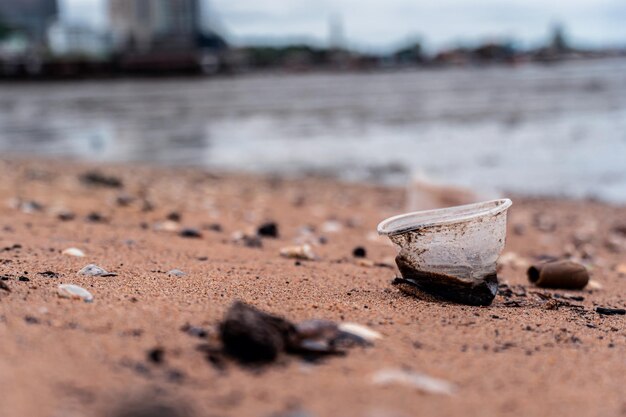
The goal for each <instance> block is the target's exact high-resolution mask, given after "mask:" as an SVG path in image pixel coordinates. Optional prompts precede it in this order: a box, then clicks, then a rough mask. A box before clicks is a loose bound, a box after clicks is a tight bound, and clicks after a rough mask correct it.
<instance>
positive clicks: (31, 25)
mask: <svg viewBox="0 0 626 417" xmlns="http://www.w3.org/2000/svg"><path fill="white" fill-rule="evenodd" d="M58 14H59V8H58V5H57V0H0V25H1V26H2V27H3V28H5V30H10V31H12V32H18V33H20V34H21V35H22V36H25V37H26V38H27V39H28V40H29V42H32V43H36V44H45V40H46V35H47V31H48V28H49V27H50V25H51V24H53V23H54V22H55V21H56V20H57V18H58Z"/></svg>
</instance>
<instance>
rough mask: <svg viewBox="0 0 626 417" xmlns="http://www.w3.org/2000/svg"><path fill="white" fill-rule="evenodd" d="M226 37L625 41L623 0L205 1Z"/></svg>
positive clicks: (90, 6)
mask: <svg viewBox="0 0 626 417" xmlns="http://www.w3.org/2000/svg"><path fill="white" fill-rule="evenodd" d="M105 1H106V0H60V2H61V6H62V10H63V15H64V18H65V19H68V20H71V21H84V22H88V23H91V24H94V25H98V26H104V25H105V24H106V13H105V7H104V5H105ZM203 2H204V3H205V4H204V6H205V8H206V9H208V10H209V14H210V15H211V16H212V17H213V19H216V20H218V21H219V23H220V25H221V26H222V27H223V29H224V31H225V33H226V35H227V38H228V39H229V40H230V41H231V42H235V43H238V42H239V43H241V42H243V41H249V40H250V39H257V40H258V39H262V40H268V41H274V42H280V41H283V40H285V39H293V38H300V39H310V40H314V41H317V42H319V43H323V42H326V41H327V40H328V38H329V26H330V25H329V22H330V21H331V20H333V19H334V20H335V21H337V20H338V21H340V22H342V24H341V27H342V28H343V30H342V32H343V34H344V36H343V37H344V38H345V42H346V44H347V45H348V46H352V47H358V48H360V49H377V50H380V49H385V48H390V47H393V46H396V45H397V44H399V43H402V42H404V41H406V40H408V39H415V38H421V39H423V40H424V41H425V42H426V44H427V46H429V47H431V48H437V47H441V46H446V45H451V44H456V43H458V42H460V41H465V42H468V41H469V42H471V41H481V40H487V39H498V38H512V39H515V40H517V41H519V42H520V43H521V44H522V45H529V44H533V43H536V42H539V41H541V40H543V39H544V38H545V37H546V36H547V33H548V29H549V27H550V25H552V24H554V23H555V22H560V23H562V24H563V25H564V26H565V27H566V29H567V33H568V34H569V35H570V37H571V38H572V39H573V40H574V41H577V42H579V43H584V44H589V45H605V44H610V45H622V46H626V0H203Z"/></svg>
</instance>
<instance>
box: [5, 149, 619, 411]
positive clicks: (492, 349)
mask: <svg viewBox="0 0 626 417" xmlns="http://www.w3.org/2000/svg"><path fill="white" fill-rule="evenodd" d="M87 171H98V172H99V173H101V174H103V175H104V178H105V179H109V180H110V179H112V178H113V179H117V180H119V181H120V182H121V186H119V187H118V186H115V185H113V184H115V182H114V181H109V184H108V185H103V183H98V182H97V181H96V182H92V183H89V182H88V181H85V180H81V179H80V178H81V175H84V174H85V173H86V172H87ZM0 178H2V181H0V219H1V221H0V230H2V233H1V234H0V248H3V249H1V252H0V275H2V276H4V277H6V278H7V279H5V280H3V281H2V282H4V283H5V284H6V285H7V286H8V288H9V289H10V292H9V291H6V290H0V390H1V391H2V392H3V393H4V394H5V395H4V400H3V401H2V404H0V415H3V416H4V415H6V416H12V417H13V416H14V417H21V416H28V417H39V416H41V417H49V416H54V415H76V416H82V415H85V416H86V415H95V416H100V415H102V416H105V415H106V416H109V415H113V416H117V415H120V416H121V415H122V414H121V413H120V414H116V412H115V411H113V410H117V409H119V408H120V407H122V408H123V407H124V406H125V405H124V404H126V403H127V401H131V400H133V399H136V398H141V399H142V401H143V402H144V403H145V402H147V403H150V402H155V401H157V400H159V399H168V400H171V401H172V402H173V403H174V404H175V405H176V407H179V408H185V406H183V405H181V404H185V405H186V406H187V407H190V408H191V409H192V410H193V411H190V413H189V415H192V416H194V417H195V416H197V417H201V416H208V415H220V416H222V415H223V416H261V417H263V416H269V415H273V414H277V415H285V416H287V415H298V414H279V413H286V411H289V410H291V411H292V412H295V411H294V410H300V411H302V412H305V413H307V414H301V415H311V416H331V415H343V416H409V415H416V414H420V415H421V414H423V415H434V414H439V415H468V414H469V415H485V416H495V415H514V416H518V415H519V416H521V415H532V414H535V415H537V414H544V413H545V410H546V409H558V410H559V411H560V412H561V413H563V414H565V413H568V414H569V415H575V416H578V415H580V416H583V415H585V416H588V415H598V416H599V415H616V416H617V415H620V413H623V411H624V409H625V408H624V407H626V403H625V402H624V399H623V389H622V385H623V383H622V381H623V375H624V374H626V364H625V363H624V361H623V358H624V354H625V353H626V326H625V325H624V317H623V316H602V315H600V314H597V313H596V312H595V308H596V307H598V306H609V307H617V308H624V306H625V304H626V261H625V260H624V254H625V253H626V245H624V242H623V240H622V235H621V234H620V232H616V230H617V229H616V227H617V226H621V225H624V224H625V223H626V221H624V219H625V218H626V207H624V206H613V205H609V204H605V203H600V202H596V201H588V200H585V201H580V200H566V199H558V198H557V199H555V198H526V197H516V198H514V204H513V207H512V208H511V210H510V216H509V221H508V235H507V244H506V247H505V250H504V252H503V254H502V257H501V268H500V271H499V277H500V283H501V284H503V283H506V284H507V285H508V286H509V288H512V289H513V293H514V294H513V295H511V294H508V295H506V293H505V292H501V293H500V294H498V295H497V296H496V298H495V300H494V302H493V304H492V305H491V306H489V307H470V306H463V305H456V304H450V303H446V302H441V301H432V300H422V299H418V298H415V297H410V296H407V295H405V294H403V293H401V292H400V291H398V290H397V289H396V288H394V287H392V285H391V280H392V279H393V277H394V276H395V274H396V272H395V270H394V269H393V267H389V266H388V265H390V264H391V265H392V264H393V257H394V256H395V249H394V248H393V247H392V246H391V245H390V243H389V242H388V241H387V239H386V238H385V237H378V236H377V235H376V233H375V230H376V224H378V222H379V221H380V220H382V219H384V218H386V217H389V216H391V215H394V214H399V213H402V212H403V211H404V191H403V189H402V188H393V187H385V186H378V185H376V186H374V185H367V184H353V183H344V182H338V181H336V180H332V179H324V178H304V179H281V178H278V177H263V176H258V175H254V174H232V173H217V174H215V173H213V172H211V171H207V170H206V169H203V168H173V167H155V166H149V165H144V164H132V165H129V164H117V163H116V164H109V163H107V164H104V163H102V164H101V163H98V164H94V163H80V162H76V161H69V162H68V161H64V160H54V161H52V160H48V159H43V158H42V159H33V158H24V159H21V158H20V159H19V161H10V162H8V161H6V160H5V157H3V158H0ZM104 182H106V181H104ZM70 213H72V214H73V218H71V219H69V217H71V216H69V214H70ZM172 213H177V214H178V218H179V220H178V221H177V220H172V219H176V218H177V216H174V215H172ZM62 214H65V215H66V220H61V219H60V217H59V216H60V215H62ZM96 214H97V215H96ZM168 217H169V219H168ZM268 221H271V222H275V223H276V224H277V227H278V237H277V238H265V237H264V238H261V239H260V241H261V245H262V247H248V246H247V245H246V243H245V240H242V238H241V236H242V235H253V234H254V233H255V231H256V230H257V228H258V227H259V226H260V225H262V224H263V223H266V222H268ZM218 226H219V227H218ZM185 228H190V229H194V230H196V231H197V232H198V233H199V234H200V237H198V238H193V237H182V236H181V235H180V231H181V230H183V229H185ZM320 237H323V238H324V240H323V241H320ZM324 242H325V243H324ZM302 243H309V244H310V245H311V247H312V250H313V251H314V252H315V254H316V256H317V259H316V260H311V261H294V260H293V259H285V258H284V257H281V256H280V255H279V251H280V250H281V249H282V248H284V247H287V246H292V245H298V244H302ZM70 247H76V248H79V249H80V250H82V251H84V253H85V255H86V256H85V257H83V258H77V257H72V256H68V255H64V254H63V253H62V252H63V251H64V250H65V249H68V248H70ZM357 247H363V248H365V249H366V258H364V259H365V260H367V261H371V262H365V261H362V260H359V259H357V258H354V257H353V256H352V253H353V250H354V249H355V248H357ZM545 257H556V258H559V259H565V258H572V259H575V260H578V261H580V262H582V263H584V264H585V265H586V266H587V267H588V268H589V270H590V272H591V276H592V279H593V280H594V281H595V282H597V283H598V284H599V285H600V287H601V288H600V287H595V288H594V289H589V288H588V289H585V290H581V291H564V290H545V289H540V288H537V287H534V286H533V285H531V284H529V283H528V281H527V279H526V275H525V270H526V268H527V266H528V265H529V264H531V263H532V262H536V261H537V260H538V259H541V258H545ZM90 263H94V264H97V265H99V266H101V267H103V268H105V269H107V270H108V271H110V272H113V273H116V274H117V276H115V277H89V276H80V275H77V271H78V270H80V269H81V268H83V267H84V266H85V265H87V264H90ZM173 269H179V270H181V271H183V272H184V273H185V275H184V276H172V275H168V271H171V270H173ZM48 271H49V272H52V273H53V275H52V274H49V273H47V272H48ZM42 273H44V274H42ZM21 277H22V278H26V280H23V279H21ZM61 283H72V284H76V285H80V286H82V287H83V288H86V289H88V290H89V291H90V292H91V293H92V294H93V296H94V300H93V302H92V303H83V302H80V301H76V300H68V299H63V298H59V297H58V296H57V293H56V288H57V286H58V285H59V284H61ZM522 289H523V292H524V294H525V295H524V296H518V295H515V293H516V292H520V291H522ZM537 294H541V295H537ZM568 294H575V295H576V296H578V297H580V296H582V297H583V299H582V301H576V302H574V301H571V302H569V301H568V303H569V304H570V306H568V305H567V303H566V304H564V305H561V306H560V307H558V308H556V309H552V308H550V307H549V305H548V303H547V301H546V299H545V298H544V297H546V296H549V298H550V299H552V300H554V299H558V300H565V299H566V298H560V297H565V296H568ZM557 295H558V298H555V297H557ZM237 299H240V300H243V301H246V302H248V303H249V304H252V305H254V306H255V307H257V308H260V309H262V310H264V311H268V312H270V313H273V314H276V315H279V316H283V317H286V318H289V319H291V320H295V321H301V320H307V319H315V318H316V319H327V320H333V321H338V322H355V323H359V324H362V325H366V326H368V327H370V328H371V329H373V330H375V331H377V332H379V333H381V334H382V336H383V338H382V339H381V340H378V341H376V342H375V343H374V345H373V346H371V347H367V348H356V349H352V350H350V351H349V352H348V353H347V354H346V356H336V357H329V358H326V359H324V360H322V361H321V362H319V363H309V362H307V361H305V360H301V359H299V358H296V357H292V356H281V357H280V358H279V361H278V362H277V363H275V364H271V365H268V366H266V367H263V368H260V369H247V368H245V367H242V366H240V365H239V364H237V363H234V362H232V361H227V362H226V363H225V364H224V367H221V365H220V366H218V365H216V364H215V363H212V362H211V361H210V360H208V359H207V354H206V352H205V351H203V350H202V349H203V346H205V347H204V348H205V349H206V345H207V343H211V341H212V340H213V338H215V336H216V334H217V326H218V324H219V322H220V320H221V319H222V317H223V315H224V313H225V311H226V310H227V309H228V307H229V306H230V305H231V303H232V302H233V301H235V300H237ZM571 305H577V306H580V307H571ZM185 325H190V326H194V327H197V328H201V329H203V330H204V331H205V332H206V334H207V336H204V337H198V336H197V335H192V334H189V332H187V331H183V330H181V329H182V328H184V327H185ZM154 349H160V350H161V351H162V356H163V359H162V360H161V361H159V362H158V363H157V362H154V361H151V360H150V352H153V351H154ZM385 369H410V370H412V371H415V372H420V373H423V374H426V375H429V376H431V377H436V378H439V379H443V380H445V381H448V382H449V383H451V384H453V385H454V386H455V387H456V390H455V392H454V393H453V394H451V395H449V396H446V395H436V394H428V393H424V392H420V391H417V390H416V389H415V388H412V387H408V386H404V385H393V386H380V385H377V384H375V383H373V375H376V374H377V372H379V371H381V370H385ZM35 394H36V397H37V401H33V396H34V395H35ZM181 415H182V414H181Z"/></svg>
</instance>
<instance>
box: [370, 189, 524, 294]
mask: <svg viewBox="0 0 626 417" xmlns="http://www.w3.org/2000/svg"><path fill="white" fill-rule="evenodd" d="M511 204H512V203H511V200H509V199H500V200H492V201H486V202H481V203H475V204H470V205H464V206H456V207H449V208H445V209H438V210H430V211H424V212H415V213H408V214H402V215H399V216H394V217H390V218H388V219H386V220H384V221H382V222H381V223H380V224H379V225H378V228H377V229H378V233H380V234H381V235H387V236H388V237H389V239H390V240H391V241H392V242H393V243H395V244H396V245H397V246H398V247H399V248H400V252H399V254H398V256H397V257H396V265H397V266H398V269H399V270H400V273H401V275H402V278H396V279H395V280H394V281H393V284H394V285H398V286H399V287H400V288H401V289H403V288H404V289H408V288H410V287H414V290H415V292H414V294H416V295H418V296H419V295H421V294H424V295H427V296H430V297H432V296H434V297H436V298H439V299H444V300H449V301H452V302H456V303H460V304H468V305H477V306H486V305H490V304H491V303H492V301H493V299H494V298H495V296H496V293H497V291H498V276H497V273H496V268H497V266H496V260H497V258H498V255H499V254H500V252H501V251H502V249H503V248H504V241H505V237H506V212H507V209H508V208H509V207H510V206H511ZM460 231H463V233H460ZM433 241H436V242H437V244H436V245H433V244H431V242H433ZM411 293H413V291H412V290H411Z"/></svg>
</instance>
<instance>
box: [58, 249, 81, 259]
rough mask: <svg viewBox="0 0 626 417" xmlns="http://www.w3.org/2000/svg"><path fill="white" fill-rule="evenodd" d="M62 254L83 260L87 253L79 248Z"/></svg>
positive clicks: (66, 250) (67, 250)
mask: <svg viewBox="0 0 626 417" xmlns="http://www.w3.org/2000/svg"><path fill="white" fill-rule="evenodd" d="M61 253H62V254H63V255H69V256H76V257H78V258H83V257H84V256H85V252H83V251H82V250H80V249H78V248H67V249H65V250H64V251H63V252H61Z"/></svg>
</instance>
